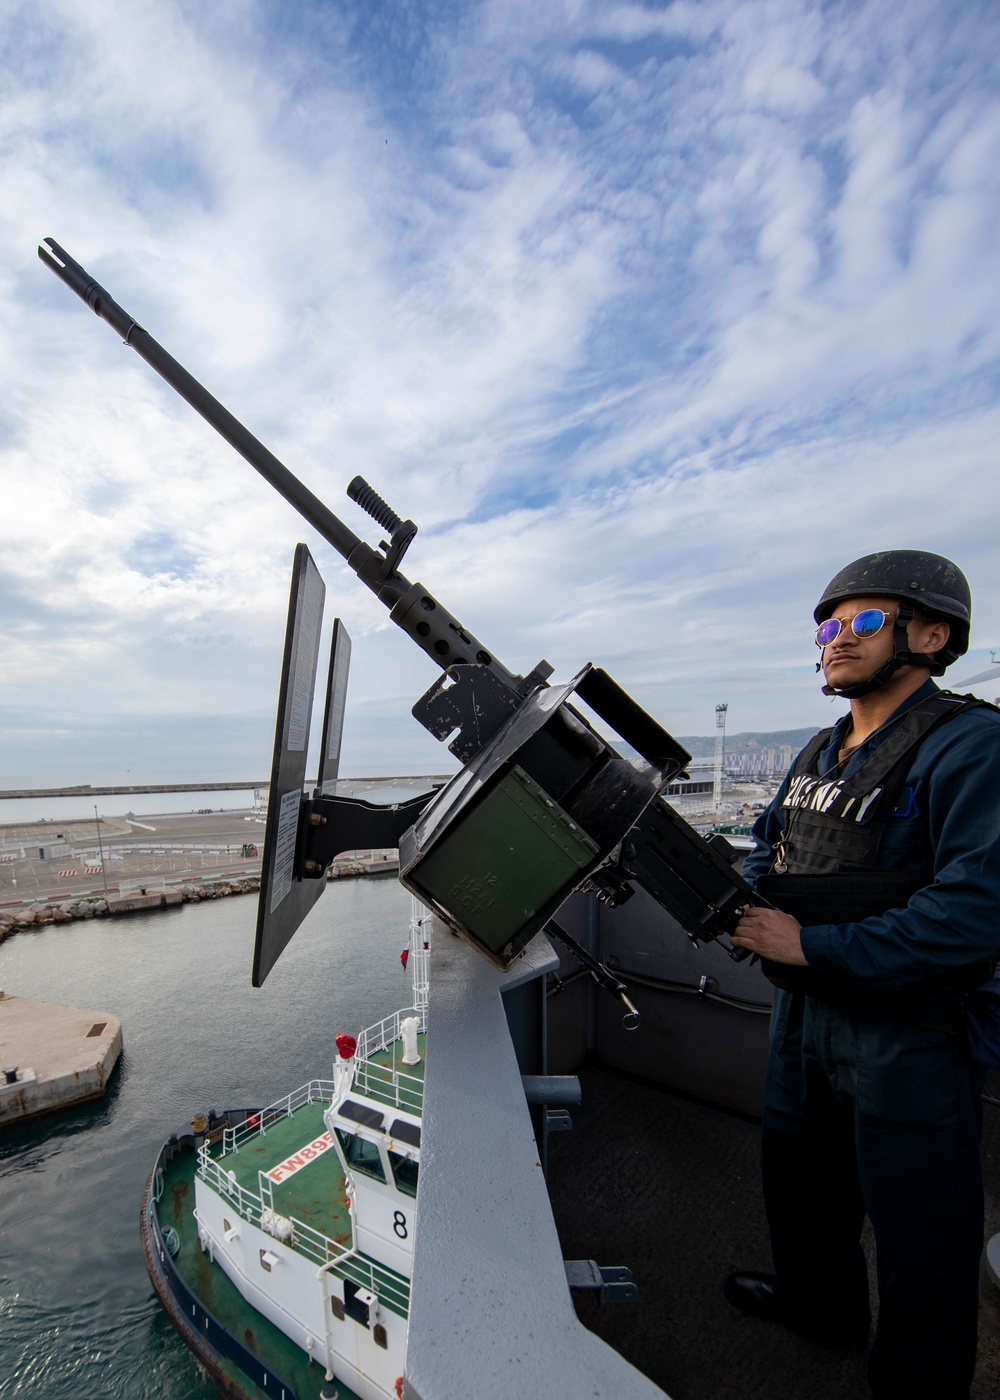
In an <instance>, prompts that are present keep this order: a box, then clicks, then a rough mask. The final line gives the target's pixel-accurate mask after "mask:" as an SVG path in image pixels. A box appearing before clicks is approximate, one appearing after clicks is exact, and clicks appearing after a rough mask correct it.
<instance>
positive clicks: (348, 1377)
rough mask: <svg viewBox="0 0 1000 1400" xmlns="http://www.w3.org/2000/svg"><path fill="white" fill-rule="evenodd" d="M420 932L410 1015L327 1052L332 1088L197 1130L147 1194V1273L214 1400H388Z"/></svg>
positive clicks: (415, 929) (397, 1334) (409, 1152)
mask: <svg viewBox="0 0 1000 1400" xmlns="http://www.w3.org/2000/svg"><path fill="white" fill-rule="evenodd" d="M429 928H430V915H429V914H427V913H426V911H424V910H423V909H422V907H421V906H419V905H418V904H417V902H416V901H415V900H414V907H413V914H412V917H411V921H410V948H411V949H412V952H411V954H410V968H411V969H412V973H413V1001H414V1004H413V1006H412V1007H406V1008H404V1009H403V1010H400V1011H397V1012H395V1013H394V1014H393V1015H391V1016H389V1017H387V1018H386V1019H385V1020H383V1021H380V1022H379V1023H378V1024H377V1025H374V1026H370V1027H369V1028H368V1029H367V1030H364V1031H362V1032H361V1034H360V1035H359V1036H358V1037H357V1039H355V1037H353V1036H351V1035H346V1034H343V1033H342V1034H340V1035H338V1036H337V1037H336V1042H335V1043H336V1047H337V1058H336V1060H335V1062H334V1065H333V1077H332V1079H311V1080H310V1081H309V1082H308V1083H306V1084H303V1085H302V1086H301V1087H299V1088H297V1089H293V1090H292V1091H291V1092H290V1093H288V1094H286V1095H285V1096H284V1097H283V1098H281V1099H279V1100H277V1102H275V1103H272V1104H268V1105H267V1106H266V1107H263V1108H256V1107H255V1108H238V1109H226V1110H225V1111H224V1112H222V1113H217V1112H215V1111H211V1112H209V1113H205V1114H198V1115H196V1116H195V1117H194V1118H193V1119H192V1121H191V1125H190V1127H189V1128H186V1129H185V1130H184V1131H183V1132H180V1133H177V1134H175V1135H173V1136H172V1137H170V1138H169V1140H168V1141H167V1142H166V1143H165V1144H164V1146H163V1147H162V1149H161V1150H160V1153H159V1156H158V1157H157V1160H156V1165H155V1167H154V1168H153V1171H152V1173H151V1175H150V1177H149V1181H148V1183H147V1185H146V1190H145V1194H144V1197H143V1203H142V1215H141V1228H142V1241H143V1251H144V1254H145V1258H146V1267H147V1269H148V1271H149V1276H150V1278H151V1279H152V1282H153V1286H154V1288H155V1289H156V1292H157V1294H158V1295H159V1298H160V1302H161V1303H162V1304H163V1307H164V1309H165V1310H166V1312H167V1314H168V1316H169V1317H170V1320H171V1322H172V1323H173V1325H174V1327H175V1328H176V1330H177V1331H178V1333H179V1334H180V1336H181V1338H182V1339H183V1341H184V1342H185V1343H186V1344H187V1345H188V1346H189V1347H190V1349H191V1350H192V1351H193V1352H194V1354H195V1355H196V1356H197V1357H198V1359H199V1361H201V1363H202V1364H203V1365H204V1367H205V1368H206V1370H207V1371H208V1374H209V1376H210V1377H211V1380H212V1382H213V1384H214V1385H215V1388H216V1390H217V1391H218V1392H219V1394H220V1395H224V1396H228V1397H240V1400H258V1397H260V1396H267V1397H270V1398H271V1400H311V1397H322V1400H333V1397H334V1396H338V1395H339V1397H340V1400H351V1397H355V1400H397V1397H398V1396H400V1395H401V1394H402V1389H403V1366H404V1358H405V1351H406V1331H407V1319H408V1314H409V1300H410V1276H411V1273H412V1257H413V1237H414V1226H415V1223H416V1209H417V1182H418V1177H419V1171H420V1125H421V1110H422V1106H423V1076H424V1056H425V1053H426V1039H427V986H428V984H427V968H428V958H429V941H428V940H429Z"/></svg>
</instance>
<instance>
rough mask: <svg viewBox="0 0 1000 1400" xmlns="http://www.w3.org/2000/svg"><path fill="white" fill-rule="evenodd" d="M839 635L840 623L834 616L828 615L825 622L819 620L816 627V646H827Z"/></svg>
mask: <svg viewBox="0 0 1000 1400" xmlns="http://www.w3.org/2000/svg"><path fill="white" fill-rule="evenodd" d="M839 636H840V623H839V622H838V621H837V619H836V618H835V617H828V618H827V620H826V621H825V622H821V623H820V625H819V626H818V627H817V628H816V645H817V646H818V647H828V646H829V645H830V643H831V642H833V641H836V639H837V638H838V637H839Z"/></svg>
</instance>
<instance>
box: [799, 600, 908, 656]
mask: <svg viewBox="0 0 1000 1400" xmlns="http://www.w3.org/2000/svg"><path fill="white" fill-rule="evenodd" d="M894 616H895V614H894V613H885V612H883V611H882V609H881V608H865V610H864V612H859V613H856V614H855V615H854V617H852V618H851V619H850V623H851V631H852V632H853V633H854V635H855V636H856V637H861V638H865V637H874V636H876V635H877V634H878V633H879V632H881V630H882V628H883V627H884V626H885V624H886V623H887V622H890V621H891V620H892V618H893V617H894ZM846 626H847V619H846V618H839V617H828V618H827V620H826V621H825V622H821V623H820V625H819V626H818V627H817V628H816V645H817V646H818V647H828V646H829V645H830V643H831V642H835V641H836V640H837V638H838V637H839V636H840V634H841V632H842V631H843V630H844V628H845V627H846Z"/></svg>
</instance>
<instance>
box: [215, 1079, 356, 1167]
mask: <svg viewBox="0 0 1000 1400" xmlns="http://www.w3.org/2000/svg"><path fill="white" fill-rule="evenodd" d="M335 1088H336V1085H335V1084H334V1082H333V1080H332V1079H310V1080H309V1082H308V1083H307V1084H300V1085H299V1087H298V1088H297V1089H293V1090H292V1091H291V1093H290V1094H285V1095H284V1097H283V1098H280V1099H275V1101H274V1103H269V1104H268V1105H267V1107H266V1108H259V1109H249V1110H248V1111H247V1115H246V1119H245V1121H244V1122H243V1123H240V1124H236V1125H234V1126H232V1127H229V1128H226V1129H224V1130H223V1136H222V1149H223V1150H222V1157H226V1156H228V1155H229V1153H230V1152H239V1150H240V1146H241V1144H242V1143H245V1142H247V1141H248V1140H249V1139H250V1138H255V1137H264V1136H265V1135H266V1133H267V1130H268V1128H273V1127H274V1125H275V1123H280V1122H281V1120H282V1119H283V1118H289V1117H291V1115H292V1114H293V1113H295V1112H297V1111H298V1109H300V1108H304V1107H305V1106H306V1104H310V1103H315V1102H316V1100H317V1099H322V1100H323V1101H324V1103H329V1101H330V1099H331V1098H332V1097H333V1093H334V1090H335ZM218 1160H220V1161H221V1158H219V1159H218Z"/></svg>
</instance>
